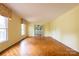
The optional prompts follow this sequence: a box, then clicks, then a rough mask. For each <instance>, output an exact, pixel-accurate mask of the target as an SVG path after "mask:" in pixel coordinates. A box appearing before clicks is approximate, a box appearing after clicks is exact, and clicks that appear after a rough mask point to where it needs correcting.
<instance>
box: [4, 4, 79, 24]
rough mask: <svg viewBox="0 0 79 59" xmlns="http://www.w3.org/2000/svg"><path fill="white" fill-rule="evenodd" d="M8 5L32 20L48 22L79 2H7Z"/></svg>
mask: <svg viewBox="0 0 79 59" xmlns="http://www.w3.org/2000/svg"><path fill="white" fill-rule="evenodd" d="M5 5H6V6H7V7H9V8H11V9H12V10H13V11H15V12H17V13H18V14H20V15H21V16H22V17H23V18H24V19H26V20H28V21H30V22H37V23H38V22H46V21H50V20H54V19H56V18H57V17H58V16H60V15H62V14H64V13H66V12H67V11H69V10H71V9H72V8H74V7H76V6H77V5H79V4H71V3H70V4H67V3H65V4H64V3H63V4H62V3H60V4H59V3H6V4H5Z"/></svg>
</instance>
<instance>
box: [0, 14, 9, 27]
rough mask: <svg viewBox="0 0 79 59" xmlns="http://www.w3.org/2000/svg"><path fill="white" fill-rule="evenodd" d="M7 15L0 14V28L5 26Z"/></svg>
mask: <svg viewBox="0 0 79 59" xmlns="http://www.w3.org/2000/svg"><path fill="white" fill-rule="evenodd" d="M7 20H8V19H7V17H4V16H1V15H0V28H7Z"/></svg>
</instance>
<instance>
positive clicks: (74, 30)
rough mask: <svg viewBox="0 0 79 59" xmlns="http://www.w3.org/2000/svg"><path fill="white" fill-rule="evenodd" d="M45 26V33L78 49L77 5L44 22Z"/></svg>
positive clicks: (78, 8)
mask: <svg viewBox="0 0 79 59" xmlns="http://www.w3.org/2000/svg"><path fill="white" fill-rule="evenodd" d="M50 24H51V25H50ZM45 28H46V31H45V32H46V35H49V36H51V37H53V38H55V39H56V40H58V41H60V42H62V43H63V44H65V45H67V46H69V47H71V48H72V49H74V50H76V51H79V6H77V7H76V8H74V9H72V10H70V11H68V12H67V13H64V14H62V15H61V16H60V17H58V18H56V19H55V20H53V21H50V22H49V23H46V25H45Z"/></svg>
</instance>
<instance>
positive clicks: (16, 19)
mask: <svg viewBox="0 0 79 59" xmlns="http://www.w3.org/2000/svg"><path fill="white" fill-rule="evenodd" d="M1 9H2V8H1ZM2 10H4V9H2ZM0 12H1V14H2V13H4V12H2V11H0ZM5 12H7V11H6V9H5ZM8 13H9V14H10V17H9V19H8V40H7V41H6V42H3V43H0V52H1V51H3V50H4V49H6V48H8V47H9V46H11V45H13V44H15V43H16V42H18V41H20V40H21V39H23V38H24V37H26V36H27V33H26V34H25V35H23V36H21V17H20V16H18V15H17V14H16V13H15V12H13V11H11V12H9V11H8ZM4 14H5V13H4Z"/></svg>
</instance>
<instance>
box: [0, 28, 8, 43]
mask: <svg viewBox="0 0 79 59" xmlns="http://www.w3.org/2000/svg"><path fill="white" fill-rule="evenodd" d="M6 39H7V38H6V29H0V42H3V41H6Z"/></svg>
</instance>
